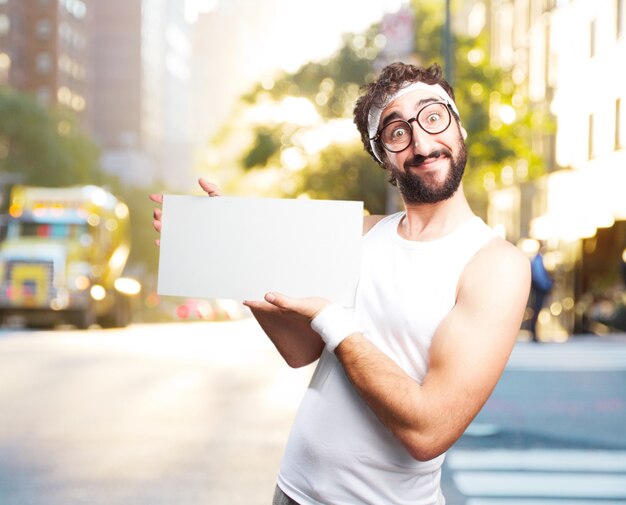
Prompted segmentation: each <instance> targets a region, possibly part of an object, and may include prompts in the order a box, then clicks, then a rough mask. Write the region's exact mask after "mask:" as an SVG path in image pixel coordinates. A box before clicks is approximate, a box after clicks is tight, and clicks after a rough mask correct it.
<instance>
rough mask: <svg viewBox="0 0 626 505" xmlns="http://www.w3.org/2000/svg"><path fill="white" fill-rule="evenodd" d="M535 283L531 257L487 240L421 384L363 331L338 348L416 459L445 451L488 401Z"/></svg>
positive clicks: (378, 411) (467, 273)
mask: <svg viewBox="0 0 626 505" xmlns="http://www.w3.org/2000/svg"><path fill="white" fill-rule="evenodd" d="M529 286H530V269H529V264H528V260H527V259H526V258H525V257H524V256H523V255H522V254H521V253H520V252H519V251H517V249H516V248H515V247H514V246H512V245H510V244H508V243H507V242H504V241H501V240H499V239H498V240H497V241H494V242H492V243H490V244H488V245H487V246H485V248H483V250H481V251H480V252H479V253H478V254H477V256H476V257H475V258H474V259H473V260H472V261H471V262H470V264H469V265H468V266H467V267H466V270H465V272H464V274H463V276H462V279H461V281H460V286H459V291H458V297H457V303H456V305H455V307H454V309H453V310H452V311H451V312H450V313H449V314H448V316H447V317H446V318H445V319H444V320H443V321H442V323H441V325H440V326H439V328H438V330H437V332H436V334H435V337H434V339H433V343H432V346H431V350H430V364H429V371H428V373H427V375H426V377H425V378H424V382H423V384H419V383H417V382H415V381H414V380H413V379H412V378H411V377H409V376H408V375H407V374H405V373H404V371H403V370H402V369H401V368H400V367H399V366H398V365H396V363H395V362H394V361H392V360H391V359H390V358H388V357H387V356H386V355H385V354H383V353H382V352H380V351H379V350H378V349H377V348H376V347H375V346H373V345H372V344H371V343H370V342H369V341H368V340H367V339H365V337H364V336H363V335H361V334H359V333H356V334H353V335H351V336H350V337H349V338H347V339H345V340H344V341H343V342H342V343H341V344H340V345H339V346H338V347H337V350H336V354H337V356H338V358H339V360H340V361H341V363H342V365H343V367H344V369H345V371H346V373H347V375H348V377H349V378H350V380H351V381H352V382H353V384H354V385H355V387H356V389H357V390H358V391H359V393H360V394H361V396H362V397H363V398H364V400H365V401H366V402H367V403H368V405H369V406H370V407H371V408H372V410H373V411H374V412H375V413H376V415H377V416H378V417H379V418H380V420H381V421H382V422H383V423H384V424H385V425H386V426H387V427H388V428H389V429H390V430H391V431H392V433H394V435H395V436H396V437H397V438H398V439H399V440H400V441H401V442H402V443H403V444H404V446H405V447H406V448H407V450H408V451H409V453H410V454H411V455H412V456H413V457H415V458H416V459H419V460H428V459H432V458H434V457H436V456H438V455H439V454H441V453H443V452H445V451H446V450H447V449H448V448H449V447H450V446H451V445H452V444H453V443H454V442H455V441H456V440H457V439H458V438H459V437H460V436H461V435H462V434H463V432H464V431H465V429H466V428H467V426H468V425H469V423H470V422H471V421H472V419H473V418H474V417H475V416H476V414H478V412H479V411H480V409H481V408H482V406H483V405H484V403H485V402H486V401H487V398H488V397H489V395H490V394H491V392H492V391H493V389H494V387H495V386H496V383H497V382H498V380H499V378H500V375H501V374H502V371H503V369H504V367H505V365H506V362H507V360H508V358H509V355H510V353H511V350H512V348H513V345H514V344H515V340H516V337H517V335H518V331H519V327H520V324H521V321H522V315H523V312H524V309H525V306H526V301H527V298H528V290H529Z"/></svg>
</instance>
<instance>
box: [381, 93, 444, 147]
mask: <svg viewBox="0 0 626 505" xmlns="http://www.w3.org/2000/svg"><path fill="white" fill-rule="evenodd" d="M413 121H417V124H418V125H419V126H420V128H421V129H422V130H424V131H425V132H427V133H430V134H431V135H435V134H437V133H441V132H442V131H444V130H445V129H446V128H447V127H448V126H449V125H450V121H451V117H450V110H449V109H448V106H447V105H446V104H445V103H440V102H435V103H431V104H428V105H427V106H426V107H424V108H423V109H421V110H420V111H419V112H418V113H417V116H416V117H415V118H411V119H409V120H408V121H404V120H398V121H392V122H391V123H389V124H388V125H386V126H385V127H384V128H383V129H382V130H381V132H380V139H381V141H382V143H383V146H384V147H385V149H387V150H388V151H391V152H400V151H402V150H403V149H406V147H407V146H408V145H409V144H410V143H411V139H412V138H413V130H412V128H411V123H412V122H413Z"/></svg>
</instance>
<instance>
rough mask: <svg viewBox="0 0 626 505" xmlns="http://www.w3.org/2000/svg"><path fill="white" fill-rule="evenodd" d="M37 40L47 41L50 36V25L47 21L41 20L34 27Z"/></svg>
mask: <svg viewBox="0 0 626 505" xmlns="http://www.w3.org/2000/svg"><path fill="white" fill-rule="evenodd" d="M36 32H37V38H38V39H39V40H48V39H49V38H50V35H51V34H52V23H51V22H50V20H49V19H42V20H40V21H38V22H37V27H36Z"/></svg>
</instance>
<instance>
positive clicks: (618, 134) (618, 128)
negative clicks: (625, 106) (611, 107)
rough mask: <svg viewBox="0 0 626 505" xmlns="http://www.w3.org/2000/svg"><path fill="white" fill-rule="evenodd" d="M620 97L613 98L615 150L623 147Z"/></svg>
mask: <svg viewBox="0 0 626 505" xmlns="http://www.w3.org/2000/svg"><path fill="white" fill-rule="evenodd" d="M622 130H623V125H622V99H621V98H618V99H617V100H615V150H616V151H617V150H618V149H621V148H622V147H624V142H623V140H622Z"/></svg>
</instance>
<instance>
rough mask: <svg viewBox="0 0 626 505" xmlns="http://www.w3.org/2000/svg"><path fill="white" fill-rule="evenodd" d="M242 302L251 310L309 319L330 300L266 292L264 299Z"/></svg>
mask: <svg viewBox="0 0 626 505" xmlns="http://www.w3.org/2000/svg"><path fill="white" fill-rule="evenodd" d="M243 304H244V305H245V306H247V307H249V308H250V309H251V310H252V311H253V312H257V311H258V312H262V313H274V314H276V313H281V314H283V315H286V316H292V317H295V318H297V319H306V320H307V321H311V320H312V319H313V318H314V317H315V316H316V315H317V314H319V312H320V311H321V310H322V309H323V308H324V307H326V306H327V305H328V304H330V302H329V301H328V300H326V299H325V298H317V297H307V298H291V297H289V296H285V295H283V294H280V293H268V294H266V295H265V301H249V300H247V301H245V302H243Z"/></svg>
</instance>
